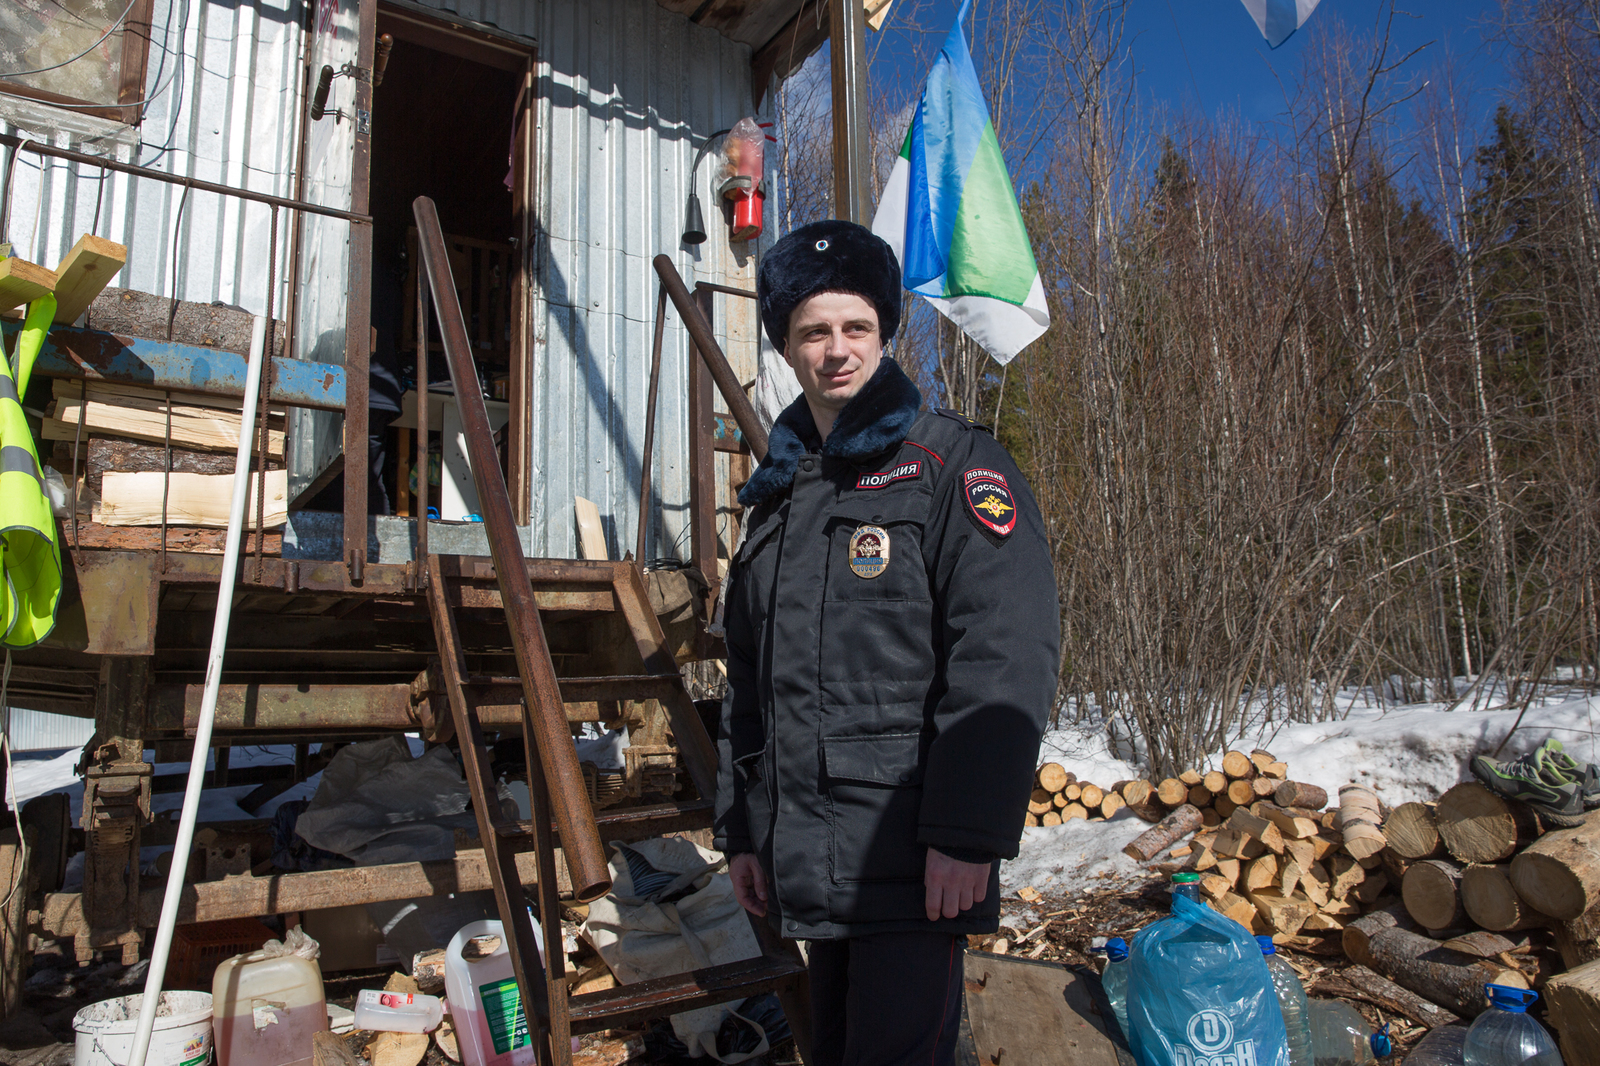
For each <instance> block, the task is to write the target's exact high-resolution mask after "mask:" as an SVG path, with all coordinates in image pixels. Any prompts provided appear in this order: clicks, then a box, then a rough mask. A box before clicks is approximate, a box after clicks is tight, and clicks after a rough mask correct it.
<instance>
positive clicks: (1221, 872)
mask: <svg viewBox="0 0 1600 1066" xmlns="http://www.w3.org/2000/svg"><path fill="white" fill-rule="evenodd" d="M1242 866H1243V864H1242V863H1240V862H1239V860H1238V859H1222V858H1219V859H1217V865H1216V866H1215V867H1214V869H1215V870H1216V871H1217V875H1218V876H1219V877H1226V878H1227V879H1228V883H1229V884H1233V885H1237V884H1238V883H1239V875H1240V873H1241V872H1242Z"/></svg>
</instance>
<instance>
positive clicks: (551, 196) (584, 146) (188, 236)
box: [0, 0, 771, 557]
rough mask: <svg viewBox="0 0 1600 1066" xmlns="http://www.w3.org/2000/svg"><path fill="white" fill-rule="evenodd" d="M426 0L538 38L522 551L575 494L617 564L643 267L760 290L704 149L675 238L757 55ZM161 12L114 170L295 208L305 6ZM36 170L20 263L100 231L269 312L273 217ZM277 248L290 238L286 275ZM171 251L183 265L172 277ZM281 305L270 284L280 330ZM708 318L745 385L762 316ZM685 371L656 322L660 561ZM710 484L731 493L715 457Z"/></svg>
mask: <svg viewBox="0 0 1600 1066" xmlns="http://www.w3.org/2000/svg"><path fill="white" fill-rule="evenodd" d="M412 6H416V5H415V4H413V5H412ZM422 6H426V7H430V8H433V9H435V10H439V11H442V12H448V13H450V14H451V15H453V16H455V17H456V18H458V19H462V20H468V21H473V22H480V23H484V24H487V25H490V26H494V27H496V28H497V29H499V30H501V31H503V32H506V33H511V34H515V35H518V36H521V37H526V38H529V39H531V40H533V41H535V42H536V43H537V47H538V54H539V59H540V77H539V90H540V108H539V149H540V174H539V222H540V229H541V240H540V248H539V252H540V255H539V278H538V279H537V281H538V285H537V289H536V295H535V305H534V315H533V329H534V334H535V363H536V365H535V370H534V413H533V415H534V417H533V442H532V452H533V455H532V471H533V494H532V495H533V514H532V522H533V526H534V529H533V545H534V551H535V553H536V554H543V555H549V556H555V557H571V556H574V555H576V554H577V536H576V529H575V522H574V519H573V500H574V498H575V497H578V496H582V497H586V498H588V499H590V500H592V501H594V502H595V504H596V505H597V506H598V507H599V510H600V514H601V517H602V520H603V522H604V524H605V527H606V532H607V537H608V540H609V542H610V546H611V550H612V552H613V554H617V555H620V553H621V552H622V551H625V550H631V549H632V546H633V540H634V530H635V523H636V521H637V497H638V484H639V475H640V463H641V449H642V447H643V439H644V428H645V427H644V416H645V403H646V388H647V385H648V381H649V359H650V343H651V334H652V329H653V318H654V313H655V294H656V278H655V273H654V271H653V270H652V268H651V266H650V260H651V258H652V257H653V256H655V255H656V254H658V253H660V252H667V253H669V254H671V255H672V256H673V257H674V259H675V260H676V261H677V264H678V269H679V271H680V272H681V273H682V274H683V276H684V278H685V280H686V281H687V282H688V283H689V284H690V285H691V286H692V285H693V284H694V283H695V282H696V281H715V282H719V283H722V284H728V285H735V286H738V287H741V288H754V282H755V257H754V255H753V254H752V253H753V252H754V249H753V248H751V249H746V248H745V247H744V246H743V245H740V246H739V247H738V248H734V247H731V246H730V242H729V241H728V239H727V230H726V228H725V227H723V226H722V225H721V222H720V211H719V210H718V209H717V207H716V205H715V203H714V201H713V199H712V195H711V182H712V178H713V176H714V173H715V170H716V163H717V159H716V157H715V155H712V156H710V157H708V158H707V160H706V161H705V163H703V164H702V165H701V167H700V172H699V175H698V178H699V180H698V185H699V190H700V196H701V200H702V202H703V203H704V204H706V207H707V211H706V214H707V221H708V225H709V226H710V232H711V239H710V240H708V241H707V242H706V243H705V244H703V245H701V246H699V248H698V249H692V248H688V247H686V246H684V245H681V244H680V242H679V234H680V231H681V228H682V225H683V205H684V200H685V198H686V196H687V194H688V190H689V170H690V166H691V164H692V163H693V159H694V152H695V149H696V147H697V146H698V145H699V144H700V143H701V142H702V140H703V139H704V138H705V137H706V136H707V135H708V134H710V133H712V132H714V131H716V130H719V129H723V128H725V127H728V126H731V125H733V123H734V122H735V121H736V120H737V119H738V118H740V117H741V116H742V115H746V114H749V113H750V112H751V107H752V105H751V95H750V55H749V49H748V48H746V47H745V46H743V45H739V44H735V43H733V42H731V41H729V40H727V39H725V38H723V37H722V36H721V35H719V34H717V33H716V32H714V31H712V30H708V29H705V28H702V27H699V26H695V25H693V24H692V23H690V22H689V21H688V20H687V19H685V18H683V17H681V16H678V15H674V14H671V13H669V12H667V11H665V10H663V9H662V8H660V7H659V6H658V5H657V4H656V3H655V2H654V0H425V3H424V4H423V5H422ZM156 8H157V10H156V18H155V25H156V27H157V40H156V42H155V43H153V45H152V49H151V60H150V76H149V78H148V85H149V90H148V92H149V95H150V97H151V100H150V103H149V107H148V110H147V112H146V116H145V121H144V124H143V125H142V127H141V128H140V131H139V134H138V135H139V138H140V143H139V145H138V147H137V149H136V150H133V149H130V148H128V147H122V148H120V149H116V151H117V154H118V156H119V158H123V159H132V160H133V161H136V162H139V163H141V164H144V165H147V166H155V167H159V168H161V169H164V170H170V171H173V172H176V173H183V174H191V175H193V176H196V177H200V178H205V179H207V180H210V181H217V182H223V183H228V184H235V185H243V186H245V187H248V188H251V189H258V190H261V191H271V192H276V193H278V194H280V195H292V194H293V188H294V179H293V168H294V166H295V165H297V161H296V159H295V154H296V153H295V140H296V136H297V129H296V116H297V115H298V113H299V112H298V100H297V95H298V76H297V71H298V66H299V62H300V56H301V48H302V46H303V31H302V29H301V27H302V26H303V24H304V22H305V7H304V4H303V3H302V2H301V0H253V2H244V3H237V4H235V3H225V2H208V0H157V4H156ZM163 26H166V27H167V31H166V33H167V37H166V40H165V42H163V41H162V40H161V27H163ZM180 39H181V40H182V42H183V44H182V47H181V48H180V47H179V46H178V41H179V40H180ZM336 84H337V83H336ZM770 99H771V94H768V100H769V101H770ZM770 106H771V105H770V103H768V104H767V105H766V107H767V108H768V110H769V111H770ZM765 117H770V115H768V116H764V117H763V121H764V120H765ZM0 128H4V129H7V130H8V131H14V130H15V127H12V126H4V125H0ZM29 132H31V131H29ZM68 139H72V140H73V141H74V144H75V146H79V147H80V148H81V150H86V151H93V150H96V147H95V145H94V144H92V143H86V142H84V141H83V140H82V139H81V138H67V137H62V138H59V139H58V140H59V141H61V142H65V141H66V140H68ZM103 150H109V149H103ZM770 156H771V153H769V173H770V170H771V167H770ZM37 162H38V161H37V159H36V158H34V157H27V156H24V157H23V158H22V160H21V162H20V164H19V168H18V173H17V177H16V179H15V182H14V188H13V206H12V224H11V227H10V230H11V239H12V240H14V241H15V242H16V243H17V245H18V254H20V255H23V256H25V257H27V258H31V259H33V260H34V261H36V262H41V263H45V264H54V263H55V262H57V261H58V260H59V259H60V257H61V256H62V255H64V254H65V253H66V251H67V250H68V249H69V248H70V247H71V245H72V244H73V242H74V241H75V240H76V239H77V237H78V235H79V234H80V233H83V232H88V231H93V232H96V233H98V234H100V235H101V236H104V237H108V238H110V239H112V240H116V241H119V242H122V243H125V244H128V245H129V248H130V252H129V255H130V263H129V267H128V268H127V269H126V270H125V271H124V273H123V274H122V275H120V276H119V277H118V279H117V281H116V284H119V285H122V286H126V287H129V288H135V289H139V290H141V291H145V292H153V293H158V294H161V295H171V294H173V293H174V292H176V294H177V295H178V296H179V297H180V298H182V299H185V300H196V301H207V302H209V301H213V300H220V301H222V302H224V303H229V304H237V305H240V306H243V307H244V308H245V309H246V310H249V311H252V312H255V313H261V312H263V311H264V310H265V304H266V270H265V265H266V261H267V235H268V232H269V228H270V227H269V225H268V212H267V209H266V208H265V207H260V206H256V205H244V204H241V203H240V202H238V201H234V200H226V199H223V198H219V197H216V196H212V195H208V194H202V193H194V194H191V195H190V196H189V197H188V202H187V204H185V203H184V195H183V191H182V190H181V189H178V188H176V187H171V186H165V185H161V184H158V183H155V182H150V181H141V180H138V179H134V178H128V177H124V176H120V175H112V176H109V177H104V178H103V177H101V175H100V173H99V172H98V171H93V170H89V169H86V168H85V169H82V171H81V173H80V168H77V167H73V166H68V165H65V164H55V163H47V165H46V166H45V167H44V169H43V174H42V179H41V173H40V168H39V167H38V166H37ZM102 197H103V199H102ZM97 201H98V203H97ZM97 206H98V213H99V219H98V223H96V210H97ZM180 207H181V208H182V217H181V219H180V218H179V209H180ZM35 220H36V221H35ZM175 232H176V233H177V240H176V243H175V242H174V233H175ZM286 240H287V225H286V224H282V226H281V234H280V243H279V263H278V271H277V273H278V276H279V278H280V279H281V277H282V275H283V272H284V257H285V255H286V249H287V245H286ZM174 247H177V248H179V249H182V250H183V253H184V254H183V255H181V256H180V257H179V260H178V262H177V270H176V282H175V283H174V260H173V254H172V249H173V248H174ZM283 295H284V289H283V288H281V287H280V289H279V290H278V295H277V299H278V303H277V307H278V308H279V310H278V312H277V313H278V314H279V316H280V317H281V315H282V310H281V308H282V307H283V302H282V299H283ZM716 325H717V330H718V334H719V335H721V336H724V337H726V338H727V345H728V355H729V357H730V359H731V361H732V362H733V364H734V367H735V369H736V370H737V371H738V373H739V375H740V378H741V380H744V381H749V380H751V379H753V378H754V376H755V367H756V355H757V350H756V346H757V344H758V335H759V317H758V316H757V314H756V313H755V308H754V304H753V302H752V301H747V300H742V299H737V298H730V297H726V296H719V297H717V315H716ZM687 367H688V341H687V335H686V333H685V332H684V331H683V329H682V328H681V326H680V325H679V324H678V322H677V320H676V315H675V314H672V313H671V311H670V309H669V328H668V331H667V340H666V348H665V354H664V359H663V371H662V380H661V395H660V401H659V405H658V408H657V426H656V446H655V452H656V455H655V460H654V470H655V475H654V482H655V485H656V501H657V502H656V514H655V515H654V516H652V523H651V525H652V531H653V532H652V538H651V546H650V547H649V548H648V549H647V554H648V555H650V556H651V557H658V556H664V555H675V556H678V557H686V556H687V551H688V549H687V512H688V498H689V488H688V478H687V470H686V464H687V458H688V443H687V419H688V414H687V407H686V389H685V386H686V375H687ZM718 406H719V408H720V407H723V406H724V405H722V404H721V403H720V402H719V404H718ZM719 471H720V472H721V474H722V478H721V480H722V481H723V483H724V484H726V471H727V462H726V459H725V458H719ZM722 502H723V503H726V502H727V501H726V500H724V501H722ZM724 528H726V523H725V521H722V520H719V529H724ZM675 545H677V547H674V546H675Z"/></svg>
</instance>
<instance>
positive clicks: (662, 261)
mask: <svg viewBox="0 0 1600 1066" xmlns="http://www.w3.org/2000/svg"><path fill="white" fill-rule="evenodd" d="M653 263H654V266H655V268H656V274H657V275H659V276H660V278H661V287H662V288H663V289H665V290H666V291H667V296H668V298H669V299H671V300H672V306H673V307H676V308H677V309H678V316H679V317H680V318H682V319H683V324H684V326H686V327H687V328H688V330H689V336H690V337H691V338H692V339H693V340H694V343H695V347H696V348H699V349H700V356H701V358H703V359H704V360H705V362H706V367H707V368H708V369H709V370H710V371H711V378H712V380H713V381H715V382H716V383H717V388H718V389H719V390H720V391H721V392H722V398H723V399H724V400H727V401H728V410H729V411H730V412H731V413H732V414H733V419H734V421H735V422H738V423H739V431H740V432H741V433H743V434H744V439H745V443H747V444H749V445H750V454H751V455H754V456H755V457H756V462H758V463H759V462H760V461H761V460H763V459H765V458H766V457H767V431H766V430H765V429H764V428H763V427H762V425H761V423H760V421H759V420H758V419H757V418H756V409H755V407H753V406H752V405H751V403H750V397H748V396H746V395H745V394H744V386H743V385H741V384H740V383H739V375H737V374H735V373H734V372H733V367H731V366H729V365H728V359H727V356H725V355H723V354H722V346H721V345H719V344H718V343H717V338H716V337H715V336H713V335H712V332H711V323H710V322H708V321H707V320H706V316H705V314H704V313H703V312H702V311H701V310H700V305H699V304H697V303H695V302H694V297H693V296H690V295H689V290H688V288H686V287H685V286H684V284H683V278H682V277H680V276H679V274H678V268H677V267H675V266H673V265H672V259H671V258H670V257H669V256H666V255H658V256H656V257H655V259H654V260H653Z"/></svg>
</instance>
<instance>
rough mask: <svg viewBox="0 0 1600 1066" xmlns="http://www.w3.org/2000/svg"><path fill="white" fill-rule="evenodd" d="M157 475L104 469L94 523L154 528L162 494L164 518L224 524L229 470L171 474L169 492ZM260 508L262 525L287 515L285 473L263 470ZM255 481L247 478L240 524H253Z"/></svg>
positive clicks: (229, 498)
mask: <svg viewBox="0 0 1600 1066" xmlns="http://www.w3.org/2000/svg"><path fill="white" fill-rule="evenodd" d="M165 476H166V475H163V474H119V473H110V472H108V473H107V474H106V476H105V479H104V481H103V483H102V486H103V487H102V490H101V493H100V508H99V509H98V510H97V511H96V512H95V521H97V522H99V523H100V524H101V525H106V526H155V525H160V524H161V514H162V500H163V495H165V501H166V515H167V521H168V522H170V523H172V524H173V525H179V526H201V527H205V528H219V527H220V528H226V527H227V525H228V512H229V508H230V506H231V504H232V502H233V477H234V476H233V475H232V474H173V475H171V479H172V480H171V488H170V490H165V491H164V489H163V485H162V481H163V479H164V477H165ZM265 476H266V487H267V492H266V507H265V513H264V515H263V521H264V522H265V523H266V526H267V528H271V527H273V526H281V525H283V523H284V522H286V521H288V519H289V500H288V495H289V472H288V471H287V470H269V471H267V473H266V475H265ZM256 485H257V479H256V477H255V476H254V475H252V476H251V477H250V489H249V497H248V502H247V503H246V504H245V528H246V529H255V528H257V526H256Z"/></svg>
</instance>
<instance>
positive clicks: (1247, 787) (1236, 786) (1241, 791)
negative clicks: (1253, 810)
mask: <svg viewBox="0 0 1600 1066" xmlns="http://www.w3.org/2000/svg"><path fill="white" fill-rule="evenodd" d="M1227 796H1228V799H1229V800H1231V801H1232V802H1234V803H1236V804H1238V805H1239V806H1241V807H1248V806H1249V805H1250V804H1252V803H1254V802H1255V801H1256V790H1255V783H1254V781H1253V780H1252V779H1249V778H1243V777H1241V778H1239V779H1238V780H1236V781H1229V782H1228V791H1227Z"/></svg>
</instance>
